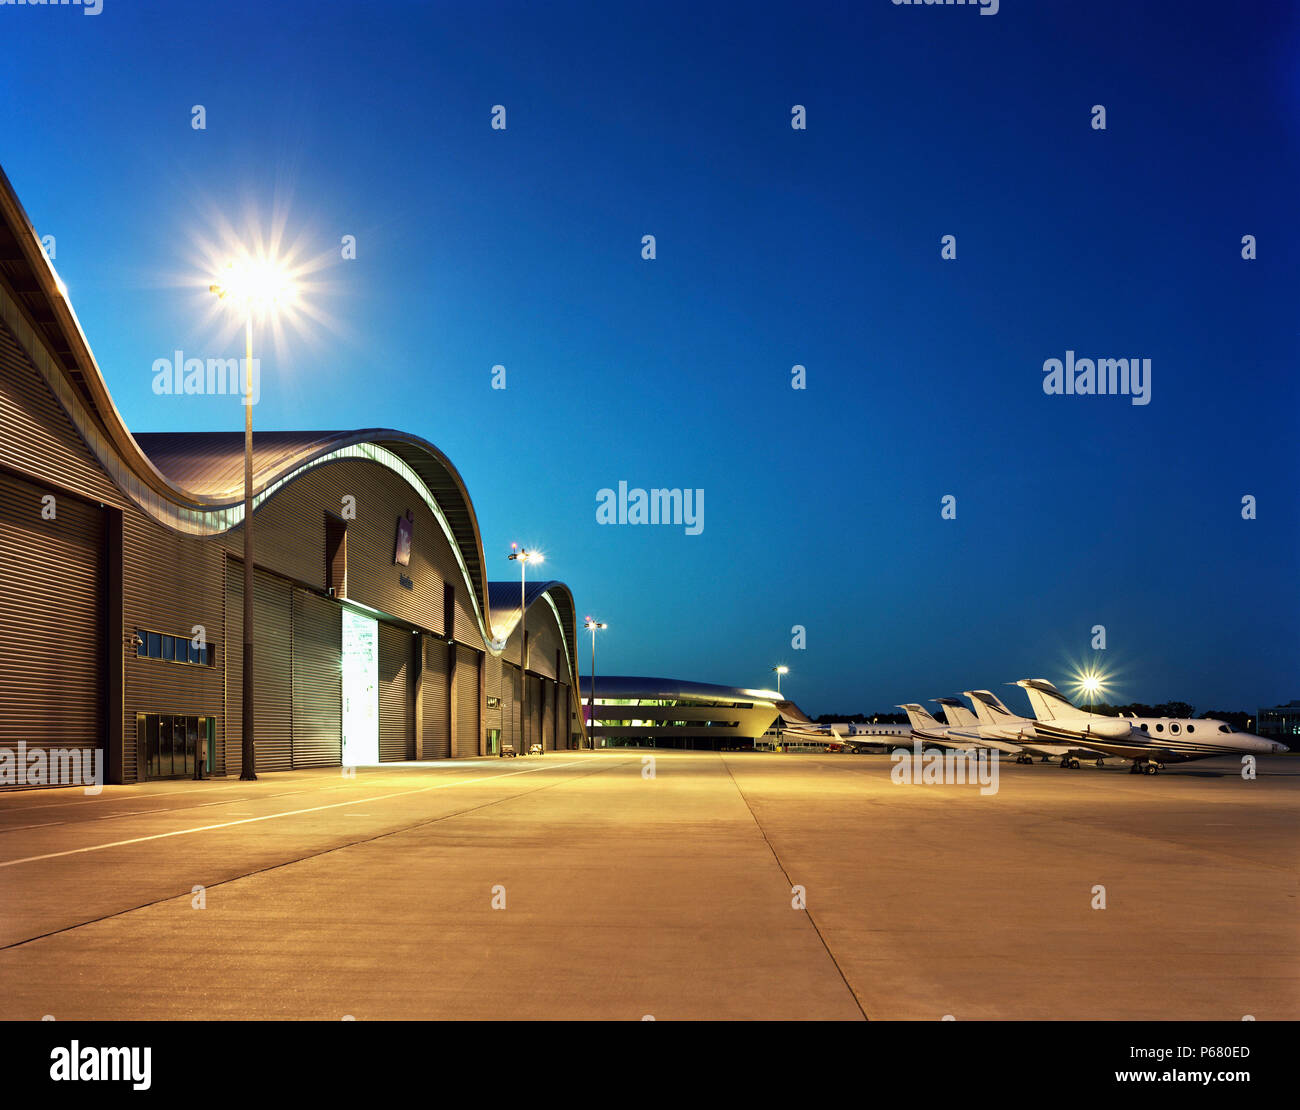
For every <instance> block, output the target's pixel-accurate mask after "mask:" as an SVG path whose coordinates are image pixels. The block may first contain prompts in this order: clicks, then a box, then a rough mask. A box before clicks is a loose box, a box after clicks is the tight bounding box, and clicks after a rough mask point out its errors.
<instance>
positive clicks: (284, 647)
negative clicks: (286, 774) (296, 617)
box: [223, 533, 293, 774]
mask: <svg viewBox="0 0 1300 1110" xmlns="http://www.w3.org/2000/svg"><path fill="white" fill-rule="evenodd" d="M254 535H255V536H256V533H254ZM223 654H224V656H225V659H226V768H227V771H228V772H229V773H230V774H238V773H239V772H240V771H241V770H242V768H243V731H244V678H243V675H244V671H243V666H244V567H243V564H242V563H240V562H237V561H236V560H234V559H230V560H227V562H226V642H225V645H224V650H223ZM253 659H254V670H255V677H256V682H257V685H256V688H255V695H254V699H253V749H254V750H253V770H254V771H255V772H256V773H258V774H261V773H262V772H263V771H287V770H288V769H289V768H290V766H292V764H293V681H292V672H293V597H292V590H291V587H290V586H289V583H287V582H285V581H283V580H282V579H279V578H273V577H272V576H271V575H269V574H265V573H263V572H261V571H257V570H254V572H253Z"/></svg>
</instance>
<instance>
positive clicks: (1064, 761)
mask: <svg viewBox="0 0 1300 1110" xmlns="http://www.w3.org/2000/svg"><path fill="white" fill-rule="evenodd" d="M1061 766H1062V767H1068V768H1069V769H1070V770H1071V771H1077V770H1078V769H1079V761H1078V760H1077V759H1075V758H1074V756H1072V755H1063V756H1061Z"/></svg>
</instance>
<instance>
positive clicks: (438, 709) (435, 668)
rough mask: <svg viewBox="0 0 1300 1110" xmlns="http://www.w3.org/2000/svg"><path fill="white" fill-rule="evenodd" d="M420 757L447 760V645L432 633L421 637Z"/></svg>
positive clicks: (448, 713)
mask: <svg viewBox="0 0 1300 1110" xmlns="http://www.w3.org/2000/svg"><path fill="white" fill-rule="evenodd" d="M423 639H424V684H423V686H422V688H421V696H422V697H423V698H424V710H423V726H424V745H423V758H425V759H448V758H450V756H451V687H450V685H449V683H450V681H451V675H450V669H451V668H450V663H449V660H450V658H451V648H450V647H449V646H448V644H447V643H446V641H444V640H439V639H437V638H435V637H433V636H425V637H424V638H423Z"/></svg>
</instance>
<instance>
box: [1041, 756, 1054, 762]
mask: <svg viewBox="0 0 1300 1110" xmlns="http://www.w3.org/2000/svg"><path fill="white" fill-rule="evenodd" d="M1042 762H1043V763H1051V762H1052V757H1051V756H1050V755H1045V756H1043V758H1042Z"/></svg>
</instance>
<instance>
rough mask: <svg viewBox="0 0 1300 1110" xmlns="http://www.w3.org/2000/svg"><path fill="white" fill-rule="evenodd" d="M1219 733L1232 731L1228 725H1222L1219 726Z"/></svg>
mask: <svg viewBox="0 0 1300 1110" xmlns="http://www.w3.org/2000/svg"><path fill="white" fill-rule="evenodd" d="M1219 731H1220V732H1231V731H1232V729H1230V728H1229V727H1228V726H1227V725H1220V726H1219Z"/></svg>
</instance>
